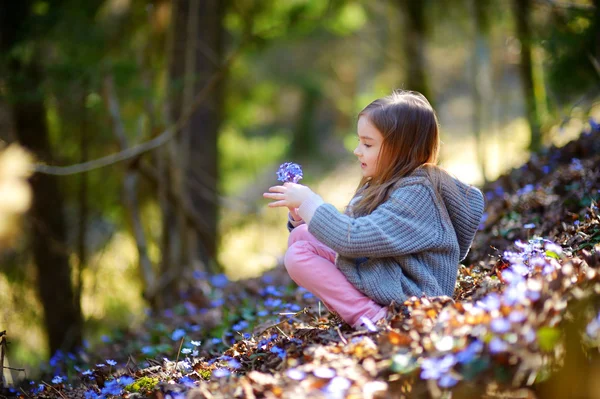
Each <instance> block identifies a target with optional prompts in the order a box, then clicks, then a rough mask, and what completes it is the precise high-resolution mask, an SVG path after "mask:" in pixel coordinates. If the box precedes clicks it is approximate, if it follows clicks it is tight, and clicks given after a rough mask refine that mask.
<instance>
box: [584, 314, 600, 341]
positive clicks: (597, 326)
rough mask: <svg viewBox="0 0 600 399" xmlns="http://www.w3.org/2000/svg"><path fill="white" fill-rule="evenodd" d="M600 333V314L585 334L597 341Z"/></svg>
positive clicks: (588, 326)
mask: <svg viewBox="0 0 600 399" xmlns="http://www.w3.org/2000/svg"><path fill="white" fill-rule="evenodd" d="M599 331H600V312H599V313H598V316H596V317H595V318H594V319H592V321H591V322H590V323H589V324H588V325H587V326H586V328H585V332H586V334H587V335H588V336H589V337H590V338H592V339H595V338H596V337H597V336H598V332H599Z"/></svg>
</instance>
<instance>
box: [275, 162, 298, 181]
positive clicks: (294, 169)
mask: <svg viewBox="0 0 600 399" xmlns="http://www.w3.org/2000/svg"><path fill="white" fill-rule="evenodd" d="M302 177H303V174H302V167H301V166H300V165H298V164H297V163H292V162H286V163H282V164H281V165H280V166H279V170H278V171H277V180H279V181H280V182H283V183H298V181H299V180H300V179H302Z"/></svg>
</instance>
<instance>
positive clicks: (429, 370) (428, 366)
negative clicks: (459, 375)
mask: <svg viewBox="0 0 600 399" xmlns="http://www.w3.org/2000/svg"><path fill="white" fill-rule="evenodd" d="M455 364H456V357H455V356H454V355H452V354H448V355H446V356H444V357H442V358H438V359H436V358H429V359H424V360H423V363H422V364H421V378H422V379H424V380H438V379H439V378H440V377H441V376H442V375H444V374H446V373H448V372H449V371H450V369H451V368H452V367H453V366H454V365H455Z"/></svg>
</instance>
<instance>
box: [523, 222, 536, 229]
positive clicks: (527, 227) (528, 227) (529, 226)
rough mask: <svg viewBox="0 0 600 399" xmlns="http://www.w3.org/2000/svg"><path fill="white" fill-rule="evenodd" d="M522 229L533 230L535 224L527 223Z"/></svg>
mask: <svg viewBox="0 0 600 399" xmlns="http://www.w3.org/2000/svg"><path fill="white" fill-rule="evenodd" d="M523 228H524V229H535V223H527V224H524V225H523Z"/></svg>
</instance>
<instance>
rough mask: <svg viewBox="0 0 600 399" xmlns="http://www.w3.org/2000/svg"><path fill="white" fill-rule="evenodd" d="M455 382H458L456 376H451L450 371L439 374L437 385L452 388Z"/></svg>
mask: <svg viewBox="0 0 600 399" xmlns="http://www.w3.org/2000/svg"><path fill="white" fill-rule="evenodd" d="M457 383H458V380H457V379H456V378H454V377H452V375H451V374H450V373H445V374H442V375H441V376H440V379H439V380H438V385H439V386H440V387H442V388H452V387H453V386H455V385H456V384H457Z"/></svg>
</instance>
